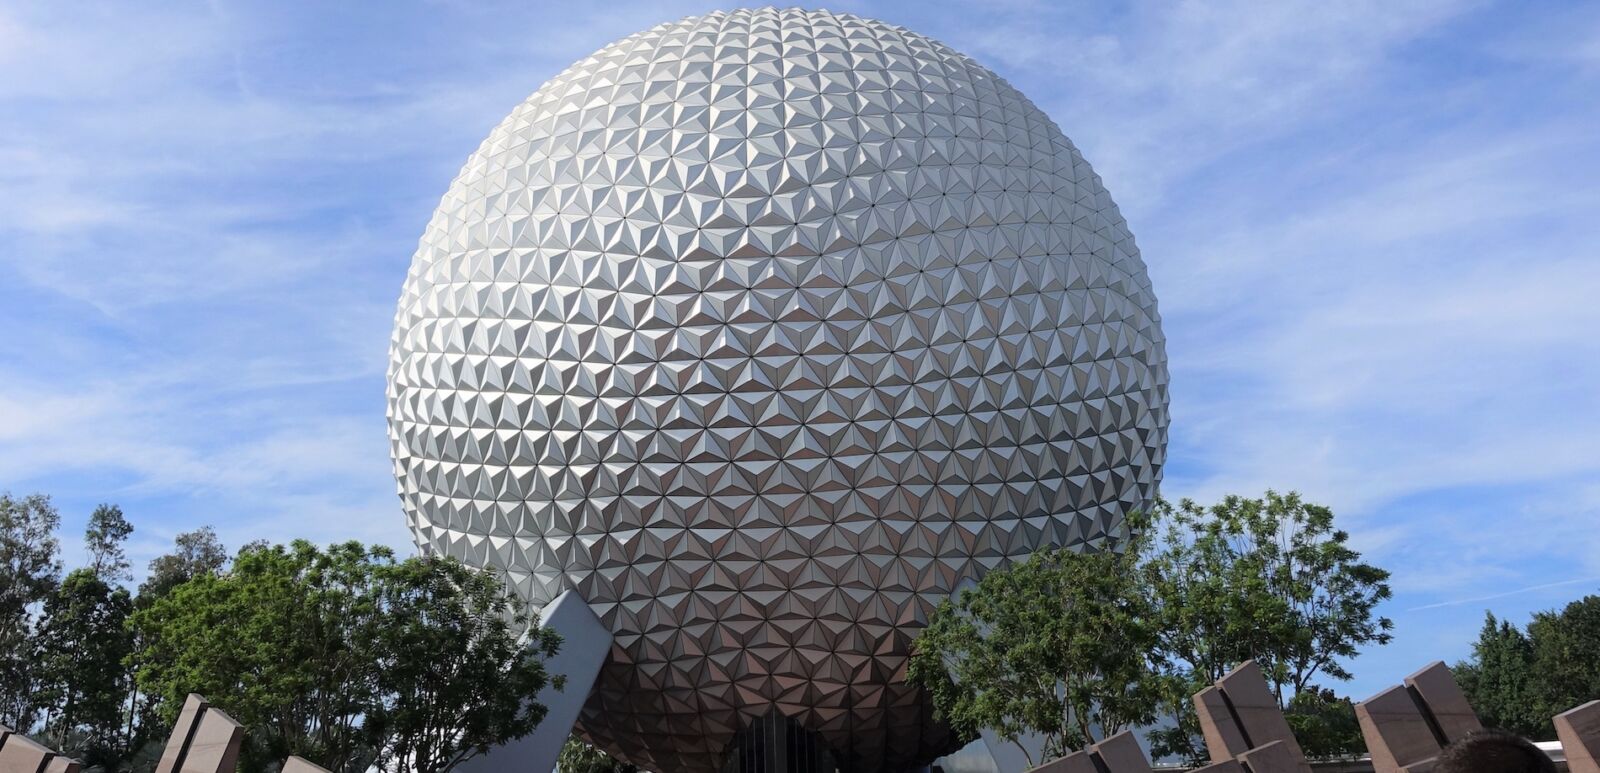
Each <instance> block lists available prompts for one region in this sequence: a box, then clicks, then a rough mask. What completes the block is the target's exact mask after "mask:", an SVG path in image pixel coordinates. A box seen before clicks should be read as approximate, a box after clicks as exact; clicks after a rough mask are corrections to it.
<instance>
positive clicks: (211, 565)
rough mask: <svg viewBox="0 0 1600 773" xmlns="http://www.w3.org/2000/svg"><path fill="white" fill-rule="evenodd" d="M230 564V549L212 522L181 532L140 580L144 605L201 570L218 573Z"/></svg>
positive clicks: (140, 594)
mask: <svg viewBox="0 0 1600 773" xmlns="http://www.w3.org/2000/svg"><path fill="white" fill-rule="evenodd" d="M227 564H228V549H227V548H225V547H223V546H222V543H221V542H220V541H218V540H217V532H216V530H215V529H212V528H211V527H210V526H202V527H200V528H198V529H195V530H194V531H186V532H182V533H180V534H179V535H178V536H177V537H176V538H175V539H174V540H173V545H172V552H170V553H167V554H165V555H161V556H158V557H156V558H155V559H154V560H152V561H151V562H150V572H149V574H148V575H147V576H146V577H145V581H144V582H142V583H140V584H139V598H140V600H141V601H142V602H143V604H144V605H145V606H148V605H149V604H152V603H155V600H156V599H158V598H160V597H162V596H165V595H166V594H167V592H168V591H170V590H172V589H173V588H176V587H177V586H179V585H182V584H183V583H185V582H188V581H189V580H190V579H192V578H194V577H198V576H200V575H202V574H216V573H218V572H221V571H222V569H223V567H225V566H227Z"/></svg>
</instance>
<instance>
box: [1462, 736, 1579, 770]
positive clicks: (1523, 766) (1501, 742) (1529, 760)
mask: <svg viewBox="0 0 1600 773" xmlns="http://www.w3.org/2000/svg"><path fill="white" fill-rule="evenodd" d="M1433 773H1556V764H1555V763H1554V762H1551V761H1550V755H1548V754H1545V753H1544V752H1542V751H1539V747H1537V746H1534V745H1533V744H1532V743H1529V742H1528V740H1527V739H1526V738H1523V737H1522V736H1519V735H1513V734H1511V733H1507V732H1506V731H1504V730H1480V731H1478V732H1476V733H1473V734H1472V735H1469V736H1467V737H1466V738H1463V739H1461V740H1459V741H1456V742H1455V743H1452V744H1450V745H1449V746H1446V747H1444V751H1441V752H1439V764H1438V765H1436V766H1434V768H1433Z"/></svg>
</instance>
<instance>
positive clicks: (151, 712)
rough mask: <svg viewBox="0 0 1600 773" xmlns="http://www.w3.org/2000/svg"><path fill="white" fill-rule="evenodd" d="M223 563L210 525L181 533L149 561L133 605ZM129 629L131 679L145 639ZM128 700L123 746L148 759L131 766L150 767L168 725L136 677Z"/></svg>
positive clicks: (147, 603)
mask: <svg viewBox="0 0 1600 773" xmlns="http://www.w3.org/2000/svg"><path fill="white" fill-rule="evenodd" d="M227 563H228V551H227V548H224V547H223V546H222V543H221V542H220V541H218V540H217V533H216V531H215V530H213V529H212V528H211V527H210V526H202V527H200V528H198V529H195V530H194V531H186V532H181V533H179V534H178V536H177V537H176V538H175V539H174V540H173V546H172V551H171V552H169V553H165V554H163V555H161V556H157V557H156V558H155V559H153V560H151V562H150V564H149V572H148V574H147V575H146V576H145V580H144V582H142V583H140V584H139V592H138V594H137V595H136V596H134V599H133V604H134V608H135V609H136V610H141V609H149V608H150V607H151V606H153V605H154V604H155V603H156V601H158V600H160V599H162V598H164V597H166V595H167V594H168V593H170V592H171V591H172V589H173V588H176V587H178V586H179V585H182V584H183V583H185V582H188V581H189V580H191V579H193V578H195V577H198V576H200V575H214V574H217V573H218V572H221V571H222V570H223V568H224V567H225V566H227ZM129 629H130V632H131V634H132V646H133V653H134V654H133V655H131V656H130V657H129V658H128V663H129V674H130V678H131V676H132V673H133V671H132V668H133V664H136V663H138V662H140V660H141V657H142V656H141V653H143V652H144V650H145V648H146V640H145V637H144V631H143V630H142V629H141V628H139V627H138V626H135V625H130V626H129ZM128 702H129V711H128V717H127V721H128V724H127V728H126V735H127V738H128V741H127V748H128V749H129V750H130V755H131V756H132V757H133V758H135V762H136V763H138V764H142V763H145V762H148V765H145V766H143V767H135V768H134V769H136V770H144V769H146V768H148V767H150V766H153V765H154V764H155V763H154V761H155V760H156V759H159V758H160V755H161V750H162V748H163V747H165V745H166V741H167V735H168V733H169V732H170V731H171V727H170V725H169V724H168V723H167V722H164V721H163V720H162V719H161V714H160V712H159V707H160V700H159V698H158V697H157V696H152V695H150V694H149V693H147V692H142V691H141V690H140V688H139V685H138V682H137V681H136V680H135V681H133V694H132V697H131V698H130V699H129V701H128Z"/></svg>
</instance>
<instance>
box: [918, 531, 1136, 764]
mask: <svg viewBox="0 0 1600 773" xmlns="http://www.w3.org/2000/svg"><path fill="white" fill-rule="evenodd" d="M1137 554H1138V551H1137V549H1136V548H1130V549H1129V550H1128V551H1127V552H1126V553H1122V552H1115V551H1111V550H1105V551H1101V552H1096V553H1076V552H1073V551H1071V550H1066V549H1047V550H1040V551H1038V552H1036V553H1034V554H1033V555H1032V556H1031V557H1029V558H1028V559H1027V560H1026V561H1022V562H1019V563H1016V564H1013V565H1012V566H1011V567H1010V568H1009V569H1007V570H1005V571H997V572H990V573H989V574H987V575H985V576H984V577H983V578H982V579H980V580H979V582H978V584H977V586H976V587H975V588H973V589H971V590H968V591H966V592H963V593H961V594H960V596H959V597H957V598H956V599H954V600H947V601H945V602H944V603H942V604H941V605H940V606H939V608H938V610H937V611H936V612H935V613H934V614H933V615H932V619H931V620H930V621H929V623H928V627H927V629H926V630H924V631H923V632H922V634H921V636H920V637H919V638H918V639H917V643H916V647H915V649H914V651H913V653H912V656H911V661H910V667H909V678H910V679H911V680H912V681H914V682H916V683H918V684H920V685H922V686H923V687H925V688H926V689H928V690H929V691H930V692H931V693H932V695H933V699H934V704H935V706H936V707H937V709H938V711H939V714H940V716H942V717H943V718H944V719H945V720H946V721H948V722H950V723H951V725H952V726H954V727H955V729H956V730H957V731H958V732H960V733H962V734H963V735H965V736H967V737H971V736H973V735H975V734H976V733H977V731H978V730H979V729H981V728H990V729H993V730H994V731H995V732H996V733H997V734H998V735H1000V736H1001V737H1002V738H1005V739H1007V740H1010V741H1012V742H1014V743H1015V742H1017V741H1018V740H1019V738H1020V737H1022V736H1023V735H1025V734H1030V733H1037V734H1039V735H1041V736H1043V738H1044V739H1045V752H1044V753H1045V755H1046V757H1047V758H1048V757H1054V756H1059V755H1061V754H1063V753H1064V752H1065V751H1067V750H1069V749H1072V748H1076V747H1079V746H1083V745H1087V744H1089V743H1093V742H1094V741H1095V740H1097V737H1096V733H1097V732H1098V733H1099V734H1101V737H1103V736H1105V735H1110V734H1113V733H1115V732H1118V731H1119V730H1121V729H1122V728H1125V727H1128V726H1130V725H1133V724H1139V723H1144V722H1148V721H1150V720H1151V719H1152V718H1153V715H1154V710H1155V707H1156V704H1155V699H1156V697H1157V695H1158V694H1159V693H1158V691H1157V690H1156V689H1155V680H1156V679H1157V674H1156V670H1155V668H1154V663H1153V662H1152V659H1151V658H1152V655H1153V653H1154V645H1155V643H1156V634H1155V631H1154V629H1153V626H1154V622H1155V621H1154V619H1153V612H1154V610H1153V608H1152V607H1151V605H1150V604H1149V602H1148V599H1147V597H1146V595H1145V594H1144V593H1143V591H1142V590H1141V589H1140V588H1139V585H1138V579H1137V576H1136V574H1135V571H1134V565H1133V560H1134V559H1135V557H1136V556H1137ZM1018 746H1019V747H1021V748H1022V749H1023V752H1024V754H1029V752H1028V749H1027V747H1026V746H1024V745H1023V744H1021V743H1018ZM1029 757H1030V761H1031V754H1029Z"/></svg>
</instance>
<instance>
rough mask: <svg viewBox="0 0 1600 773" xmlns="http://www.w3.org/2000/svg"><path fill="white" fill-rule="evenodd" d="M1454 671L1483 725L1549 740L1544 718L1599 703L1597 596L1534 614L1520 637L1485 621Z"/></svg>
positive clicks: (1551, 731)
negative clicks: (1468, 656)
mask: <svg viewBox="0 0 1600 773" xmlns="http://www.w3.org/2000/svg"><path fill="white" fill-rule="evenodd" d="M1453 670H1454V671H1455V673H1456V679H1457V681H1459V682H1460V684H1461V690H1462V692H1464V693H1466V695H1467V699H1468V700H1469V701H1470V702H1471V703H1472V707H1473V708H1474V709H1475V710H1476V711H1477V712H1478V715H1479V717H1480V718H1482V719H1483V721H1484V723H1485V724H1489V725H1492V726H1496V727H1502V728H1505V729H1506V730H1510V731H1512V732H1514V733H1518V734H1520V735H1524V736H1528V737H1531V738H1552V737H1554V735H1555V728H1554V726H1553V725H1552V724H1551V721H1550V718H1551V717H1553V716H1555V715H1556V714H1560V713H1561V712H1563V711H1566V710H1567V709H1570V708H1573V707H1574V706H1578V705H1580V704H1583V703H1587V702H1589V701H1591V700H1595V699H1600V596H1595V595H1591V596H1585V597H1583V598H1581V599H1578V600H1577V601H1574V602H1572V603H1570V604H1568V605H1566V606H1565V607H1563V608H1562V609H1560V610H1550V611H1546V612H1538V613H1535V614H1534V615H1533V619H1532V621H1530V622H1529V623H1528V627H1527V631H1526V632H1524V631H1523V630H1521V629H1519V628H1518V627H1517V626H1516V625H1514V624H1512V623H1511V622H1509V621H1505V620H1497V619H1496V618H1495V616H1494V615H1492V614H1488V615H1486V616H1485V620H1484V625H1483V629H1482V630H1481V631H1480V632H1479V634H1478V641H1477V642H1476V643H1474V644H1473V647H1472V659H1471V660H1470V661H1468V662H1465V663H1458V664H1456V666H1455V668H1454V669H1453Z"/></svg>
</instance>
